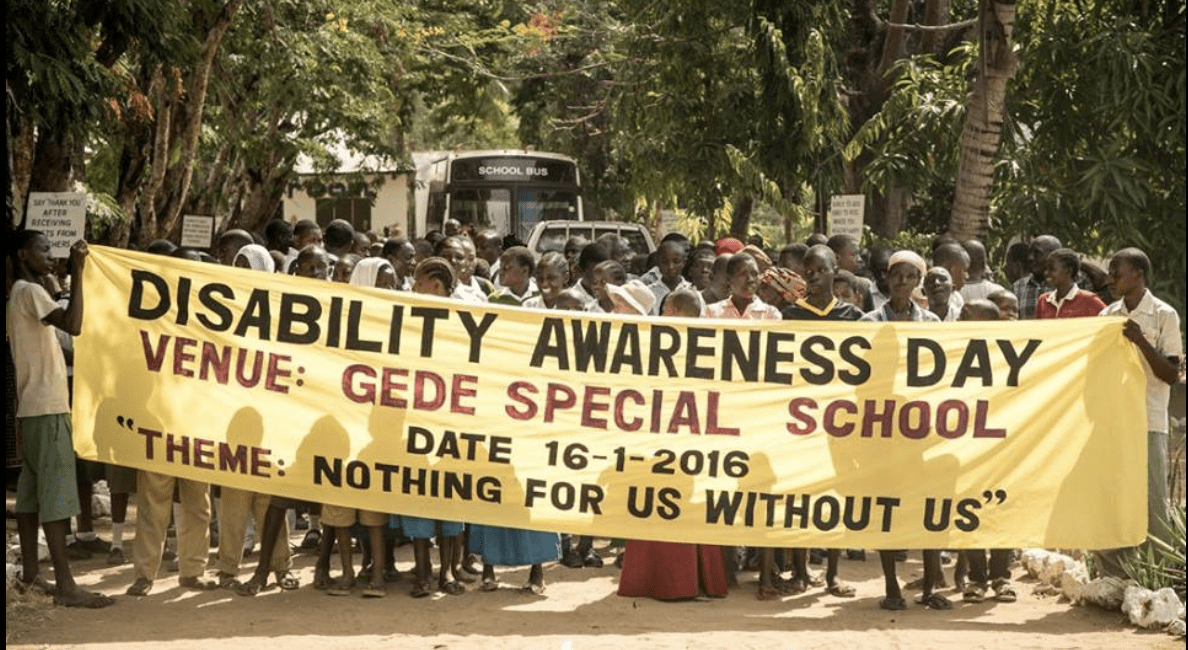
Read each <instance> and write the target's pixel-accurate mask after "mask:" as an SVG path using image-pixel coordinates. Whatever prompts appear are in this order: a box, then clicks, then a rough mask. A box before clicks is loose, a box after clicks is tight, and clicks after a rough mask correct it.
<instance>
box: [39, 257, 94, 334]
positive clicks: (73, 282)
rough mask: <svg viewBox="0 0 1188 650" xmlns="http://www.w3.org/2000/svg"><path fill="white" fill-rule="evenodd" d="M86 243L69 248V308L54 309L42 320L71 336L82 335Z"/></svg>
mask: <svg viewBox="0 0 1188 650" xmlns="http://www.w3.org/2000/svg"><path fill="white" fill-rule="evenodd" d="M87 253H88V250H87V243H86V242H85V241H83V240H81V239H80V240H78V241H76V242H74V245H73V246H71V247H70V262H71V264H72V268H73V270H72V271H71V273H70V306H69V307H67V308H66V309H55V310H54V311H52V312H50V313H49V314H48V315H46V317H45V318H44V319H42V320H44V321H45V322H46V323H47V324H49V325H53V326H54V327H57V328H59V329H61V330H62V331H64V332H66V333H67V334H69V335H71V336H78V335H79V334H80V333H82V317H83V286H82V285H83V282H82V272H83V266H84V265H85V264H86V262H87Z"/></svg>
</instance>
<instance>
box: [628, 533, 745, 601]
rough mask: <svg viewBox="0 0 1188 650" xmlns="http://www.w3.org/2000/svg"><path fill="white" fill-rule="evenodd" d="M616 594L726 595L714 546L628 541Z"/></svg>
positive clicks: (662, 596) (675, 597) (671, 597)
mask: <svg viewBox="0 0 1188 650" xmlns="http://www.w3.org/2000/svg"><path fill="white" fill-rule="evenodd" d="M624 553H625V555H624V557H623V574H622V575H621V576H620V577H619V595H620V596H628V597H647V598H655V599H657V600H679V599H682V598H696V597H697V596H698V595H700V594H701V593H705V594H706V595H708V596H716V597H719V598H721V597H724V596H726V592H727V587H726V569H725V568H724V567H723V566H722V551H721V550H720V549H719V548H718V547H717V546H702V545H698V544H678V543H674V542H642V541H635V540H628V542H627V548H626V549H625V550H624Z"/></svg>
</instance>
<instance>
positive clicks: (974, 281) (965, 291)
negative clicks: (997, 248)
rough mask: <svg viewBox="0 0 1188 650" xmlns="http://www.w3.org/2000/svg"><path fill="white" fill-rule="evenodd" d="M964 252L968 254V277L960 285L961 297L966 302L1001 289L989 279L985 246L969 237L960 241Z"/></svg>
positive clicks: (985, 296)
mask: <svg viewBox="0 0 1188 650" xmlns="http://www.w3.org/2000/svg"><path fill="white" fill-rule="evenodd" d="M961 246H962V247H963V248H965V254H966V255H969V269H968V271H967V273H968V275H969V278H968V279H967V280H966V281H965V285H964V286H962V287H961V289H960V292H961V298H962V299H963V300H965V301H966V302H969V301H970V300H977V299H979V298H989V297H990V294H992V293H994V292H995V291H1001V290H1002V286H1001V285H999V284H996V283H994V282H993V281H991V280H990V278H989V277H988V276H989V273H990V269H988V268H986V247H985V246H984V245H983V244H982V242H980V241H978V240H976V239H971V240H969V241H967V242H962V243H961Z"/></svg>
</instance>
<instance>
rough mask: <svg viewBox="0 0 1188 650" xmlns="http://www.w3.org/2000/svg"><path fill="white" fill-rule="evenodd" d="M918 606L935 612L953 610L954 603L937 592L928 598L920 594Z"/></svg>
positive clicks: (917, 599)
mask: <svg viewBox="0 0 1188 650" xmlns="http://www.w3.org/2000/svg"><path fill="white" fill-rule="evenodd" d="M916 604H917V605H923V606H925V607H927V608H928V609H935V610H945V609H953V603H952V601H950V600H949V599H948V598H945V597H944V596H942V595H940V594H938V593H936V592H933V593H931V594H928V595H927V596H925V595H924V594H920V595H919V596H917V597H916Z"/></svg>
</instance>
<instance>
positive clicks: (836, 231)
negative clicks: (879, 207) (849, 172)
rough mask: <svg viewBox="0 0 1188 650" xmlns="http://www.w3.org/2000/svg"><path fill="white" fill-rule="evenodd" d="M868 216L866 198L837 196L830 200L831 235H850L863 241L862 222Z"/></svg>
mask: <svg viewBox="0 0 1188 650" xmlns="http://www.w3.org/2000/svg"><path fill="white" fill-rule="evenodd" d="M865 215H866V196H864V195H862V194H835V195H834V196H833V197H832V198H831V199H830V200H829V234H830V235H850V236H851V237H853V238H854V239H857V240H858V241H862V220H863V217H864V216H865Z"/></svg>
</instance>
